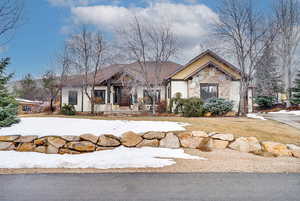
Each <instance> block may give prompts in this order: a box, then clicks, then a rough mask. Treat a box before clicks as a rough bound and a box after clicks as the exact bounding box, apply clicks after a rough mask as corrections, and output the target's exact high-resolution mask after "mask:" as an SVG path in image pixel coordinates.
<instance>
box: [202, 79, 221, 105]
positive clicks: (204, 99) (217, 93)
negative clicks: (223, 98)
mask: <svg viewBox="0 0 300 201" xmlns="http://www.w3.org/2000/svg"><path fill="white" fill-rule="evenodd" d="M210 87H216V92H206V93H211V94H207V95H206V97H205V95H204V94H203V92H204V91H205V89H204V88H208V90H209V88H210ZM200 98H201V99H202V100H203V101H208V100H209V99H211V98H219V84H218V83H200Z"/></svg>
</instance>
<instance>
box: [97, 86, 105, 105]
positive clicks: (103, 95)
mask: <svg viewBox="0 0 300 201" xmlns="http://www.w3.org/2000/svg"><path fill="white" fill-rule="evenodd" d="M100 94H102V95H100ZM94 96H95V98H101V99H102V101H101V102H100V103H96V104H105V103H106V90H105V89H95V90H94Z"/></svg>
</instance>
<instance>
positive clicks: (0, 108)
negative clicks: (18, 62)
mask: <svg viewBox="0 0 300 201" xmlns="http://www.w3.org/2000/svg"><path fill="white" fill-rule="evenodd" d="M8 64H9V58H5V59H2V60H1V61H0V128H1V127H7V126H10V125H12V124H15V123H18V122H19V121H20V120H19V119H18V118H17V112H18V103H17V101H16V100H15V98H14V97H13V96H12V95H10V94H9V93H8V90H7V88H6V84H7V82H8V81H9V80H10V79H11V78H12V76H13V74H8V75H7V74H6V73H5V70H6V67H7V65H8Z"/></svg>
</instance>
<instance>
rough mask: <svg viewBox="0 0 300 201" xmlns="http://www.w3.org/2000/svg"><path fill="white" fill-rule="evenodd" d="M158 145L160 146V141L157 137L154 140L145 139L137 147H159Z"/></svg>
mask: <svg viewBox="0 0 300 201" xmlns="http://www.w3.org/2000/svg"><path fill="white" fill-rule="evenodd" d="M158 146H159V141H158V140H157V139H154V140H147V139H144V140H143V141H142V142H141V143H140V144H138V145H137V146H136V147H158Z"/></svg>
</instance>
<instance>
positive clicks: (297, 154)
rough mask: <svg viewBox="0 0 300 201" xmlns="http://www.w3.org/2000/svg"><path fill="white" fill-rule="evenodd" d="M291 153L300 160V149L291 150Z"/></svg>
mask: <svg viewBox="0 0 300 201" xmlns="http://www.w3.org/2000/svg"><path fill="white" fill-rule="evenodd" d="M291 152H292V154H293V156H294V157H296V158H300V150H299V149H295V150H291Z"/></svg>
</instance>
